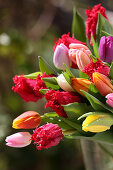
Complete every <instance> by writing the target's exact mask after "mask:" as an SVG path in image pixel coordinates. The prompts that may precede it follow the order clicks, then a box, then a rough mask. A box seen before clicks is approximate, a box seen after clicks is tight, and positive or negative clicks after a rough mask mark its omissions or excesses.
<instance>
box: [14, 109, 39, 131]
mask: <svg viewBox="0 0 113 170" xmlns="http://www.w3.org/2000/svg"><path fill="white" fill-rule="evenodd" d="M40 122H41V117H40V115H39V114H38V113H37V112H34V111H27V112H24V113H23V114H21V115H20V116H18V117H17V118H16V119H14V120H13V128H15V129H32V128H36V127H37V126H38V125H40Z"/></svg>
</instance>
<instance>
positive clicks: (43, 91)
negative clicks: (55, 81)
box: [39, 89, 49, 95]
mask: <svg viewBox="0 0 113 170" xmlns="http://www.w3.org/2000/svg"><path fill="white" fill-rule="evenodd" d="M47 90H49V89H40V90H39V91H40V93H42V94H43V95H45V93H46V92H47Z"/></svg>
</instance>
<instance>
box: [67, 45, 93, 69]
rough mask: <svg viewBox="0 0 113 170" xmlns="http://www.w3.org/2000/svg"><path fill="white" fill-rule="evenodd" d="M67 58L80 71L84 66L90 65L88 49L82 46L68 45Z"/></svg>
mask: <svg viewBox="0 0 113 170" xmlns="http://www.w3.org/2000/svg"><path fill="white" fill-rule="evenodd" d="M69 47H70V50H69V57H70V59H71V60H72V61H73V62H74V63H75V64H77V66H78V68H79V69H80V70H83V69H84V67H85V66H87V65H88V64H89V63H90V55H91V51H90V50H89V48H88V47H87V46H85V45H83V44H74V43H71V44H70V45H69Z"/></svg>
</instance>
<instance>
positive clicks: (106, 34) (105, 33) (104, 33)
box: [101, 30, 113, 37]
mask: <svg viewBox="0 0 113 170" xmlns="http://www.w3.org/2000/svg"><path fill="white" fill-rule="evenodd" d="M101 33H102V36H105V37H108V36H113V34H109V33H108V32H105V31H103V30H101Z"/></svg>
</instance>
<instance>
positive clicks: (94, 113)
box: [78, 112, 113, 120]
mask: <svg viewBox="0 0 113 170" xmlns="http://www.w3.org/2000/svg"><path fill="white" fill-rule="evenodd" d="M90 115H107V116H112V114H111V113H110V112H88V113H85V114H83V115H82V116H80V117H79V118H78V120H80V119H82V118H84V117H87V116H90ZM112 119H113V116H112Z"/></svg>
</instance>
